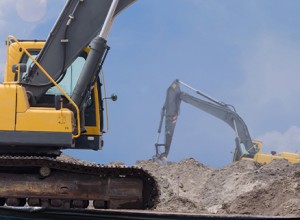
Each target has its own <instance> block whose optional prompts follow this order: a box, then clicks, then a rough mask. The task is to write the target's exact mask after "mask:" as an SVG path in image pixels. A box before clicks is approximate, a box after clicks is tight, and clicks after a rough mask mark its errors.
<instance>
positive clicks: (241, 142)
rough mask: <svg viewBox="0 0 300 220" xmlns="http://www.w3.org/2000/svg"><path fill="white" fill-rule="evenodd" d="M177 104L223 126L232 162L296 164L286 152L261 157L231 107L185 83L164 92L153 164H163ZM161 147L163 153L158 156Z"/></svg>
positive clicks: (258, 144)
mask: <svg viewBox="0 0 300 220" xmlns="http://www.w3.org/2000/svg"><path fill="white" fill-rule="evenodd" d="M180 85H183V86H185V87H187V88H188V89H191V90H192V91H194V92H195V93H196V94H197V95H199V96H201V97H202V99H200V98H197V97H194V96H192V95H189V94H187V93H185V92H183V91H181V89H180ZM181 101H183V102H185V103H187V104H190V105H192V106H194V107H196V108H198V109H200V110H202V111H204V112H206V113H208V114H210V115H212V116H215V117H216V118H219V119H221V120H222V121H224V122H226V123H227V124H228V125H229V126H230V127H231V128H232V129H233V130H234V132H235V151H234V155H233V161H234V162H235V161H239V160H250V161H255V162H258V163H260V164H267V163H270V162H271V161H272V160H274V159H286V160H288V161H289V162H290V163H299V162H300V155H298V154H295V153H290V152H281V153H278V154H277V153H276V152H275V151H272V152H271V154H265V153H262V142H260V141H254V140H252V139H251V136H250V134H249V131H248V127H247V125H246V123H245V122H244V121H243V119H242V118H241V117H240V116H239V115H238V114H237V112H236V110H235V108H234V106H232V105H230V104H226V103H224V102H221V101H218V100H216V99H214V98H212V97H210V96H208V95H206V94H205V93H203V92H200V91H198V90H196V89H194V88H193V87H191V86H189V85H188V84H186V83H183V82H181V81H179V80H178V79H177V80H175V81H174V82H173V83H172V84H171V86H170V87H169V88H168V90H167V95H166V100H165V103H164V105H163V108H162V111H161V119H160V123H159V128H158V137H157V142H156V144H155V148H156V155H154V156H153V160H154V161H155V162H157V163H159V164H161V165H166V164H167V157H168V155H169V152H170V147H171V143H172V139H173V135H174V130H175V126H176V122H177V118H178V114H179V108H180V104H181ZM164 120H165V140H164V143H163V144H160V143H159V139H160V134H161V129H162V125H163V121H164ZM161 147H164V151H163V152H161V149H160V148H161Z"/></svg>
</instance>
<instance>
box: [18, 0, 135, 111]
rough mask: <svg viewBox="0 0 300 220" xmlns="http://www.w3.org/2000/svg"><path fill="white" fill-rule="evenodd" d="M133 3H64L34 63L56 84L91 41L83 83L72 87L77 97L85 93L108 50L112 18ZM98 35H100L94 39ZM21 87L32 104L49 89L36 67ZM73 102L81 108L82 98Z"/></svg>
mask: <svg viewBox="0 0 300 220" xmlns="http://www.w3.org/2000/svg"><path fill="white" fill-rule="evenodd" d="M135 1H136V0H68V2H67V3H66V5H65V8H64V10H63V11H62V13H61V14H60V17H59V18H58V20H57V22H56V23H55V25H54V27H53V29H52V31H51V32H50V34H49V36H48V39H47V41H46V44H45V46H44V48H43V50H42V51H41V53H40V54H39V56H38V59H37V60H38V62H39V63H40V64H41V65H42V67H43V68H44V69H45V70H46V71H47V72H48V73H49V74H50V76H51V77H52V78H53V79H54V80H55V81H59V80H61V78H63V77H64V73H65V71H66V70H67V68H68V67H69V66H70V65H71V64H72V63H73V62H74V60H75V59H76V58H77V57H78V56H79V55H80V53H81V52H82V51H83V49H84V48H85V47H86V46H88V45H89V44H90V43H91V42H92V41H93V39H94V42H92V43H91V44H92V50H94V52H95V51H96V52H95V53H93V54H92V55H91V57H90V58H87V61H88V66H86V67H85V68H84V69H83V71H82V73H81V76H80V78H79V79H80V80H84V81H85V82H86V83H85V84H84V85H79V84H78V86H76V87H77V89H76V90H77V93H80V95H81V94H83V93H86V89H87V88H86V87H87V85H89V84H91V83H92V82H94V79H93V78H94V77H95V74H96V73H95V72H96V71H97V70H98V69H99V65H100V63H101V62H102V61H103V57H105V54H106V52H107V50H108V46H107V45H106V40H107V36H108V33H109V30H110V28H111V25H112V22H113V20H114V18H115V17H116V16H117V15H118V14H119V13H120V12H121V11H123V10H124V9H125V8H126V7H128V6H129V5H130V4H132V3H133V2H135ZM109 16H110V17H109ZM99 33H101V34H100V35H99V36H97V35H98V34H99ZM89 72H92V73H91V74H89ZM22 83H23V85H24V86H25V88H26V91H27V93H28V94H29V95H30V97H31V100H32V101H33V102H36V101H38V100H39V99H40V97H41V96H42V95H43V94H45V92H46V91H47V90H48V89H49V88H50V87H52V86H53V84H52V83H51V82H50V81H49V80H48V79H47V78H46V77H45V75H44V74H43V73H42V72H41V71H40V70H39V68H38V67H37V66H33V67H32V68H31V70H30V71H29V74H28V75H27V76H26V77H24V79H23V82H22ZM78 87H80V88H79V89H78ZM75 99H76V100H77V101H76V102H75V103H76V104H78V105H82V102H83V99H85V97H75ZM79 107H80V106H79Z"/></svg>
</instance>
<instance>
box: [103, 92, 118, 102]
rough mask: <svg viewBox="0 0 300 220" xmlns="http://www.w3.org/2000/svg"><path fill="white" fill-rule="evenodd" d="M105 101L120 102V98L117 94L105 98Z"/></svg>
mask: <svg viewBox="0 0 300 220" xmlns="http://www.w3.org/2000/svg"><path fill="white" fill-rule="evenodd" d="M104 99H111V100H112V101H113V102H115V101H117V100H118V96H117V95H116V94H114V93H113V94H111V96H110V97H105V98H104ZM104 99H103V100H104Z"/></svg>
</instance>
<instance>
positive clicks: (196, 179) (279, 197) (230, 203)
mask: <svg viewBox="0 0 300 220" xmlns="http://www.w3.org/2000/svg"><path fill="white" fill-rule="evenodd" d="M136 165H137V166H140V167H142V168H143V169H145V170H148V171H149V172H150V173H151V174H152V175H153V176H155V177H156V179H157V181H158V183H159V186H160V190H161V196H160V203H159V204H158V206H157V207H156V211H163V212H164V211H167V212H170V211H171V212H190V213H203V214H221V215H222V214H226V215H228V214H245V215H266V216H300V166H299V165H295V164H290V163H289V162H287V161H286V160H274V161H273V162H272V163H270V164H267V165H260V164H257V163H255V162H252V161H239V162H235V163H232V164H230V165H228V166H225V167H224V168H221V169H212V168H209V167H206V166H204V165H203V164H201V163H199V162H197V161H195V160H194V159H192V158H190V159H185V160H183V161H181V162H179V163H169V164H168V165H166V166H161V165H158V164H156V163H154V162H153V161H152V160H148V161H138V162H137V163H136Z"/></svg>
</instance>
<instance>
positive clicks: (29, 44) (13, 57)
mask: <svg viewBox="0 0 300 220" xmlns="http://www.w3.org/2000/svg"><path fill="white" fill-rule="evenodd" d="M21 44H22V45H23V46H24V47H25V48H26V49H28V50H29V51H30V50H41V48H43V46H44V45H45V42H41V41H40V42H35V41H26V42H21ZM23 54H24V51H23V50H22V49H21V48H20V47H19V46H18V45H17V44H16V43H12V44H10V45H9V47H8V51H7V60H6V70H5V75H4V82H14V81H15V73H13V72H12V65H14V64H18V63H20V60H21V58H22V56H23Z"/></svg>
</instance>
